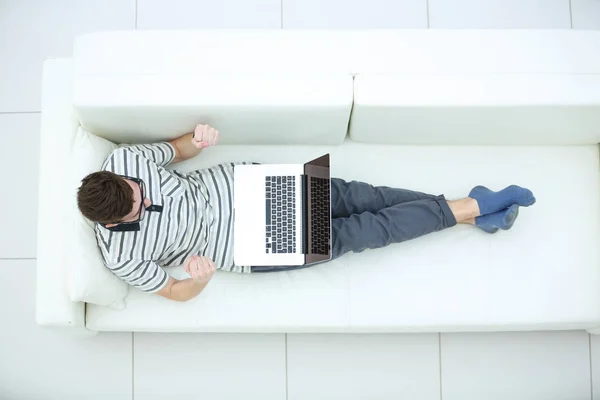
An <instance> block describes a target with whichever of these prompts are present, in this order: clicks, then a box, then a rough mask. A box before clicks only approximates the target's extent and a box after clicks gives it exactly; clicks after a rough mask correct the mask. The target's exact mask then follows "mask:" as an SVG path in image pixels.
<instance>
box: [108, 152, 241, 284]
mask: <svg viewBox="0 0 600 400" xmlns="http://www.w3.org/2000/svg"><path fill="white" fill-rule="evenodd" d="M174 157H175V149H174V148H173V146H172V145H171V144H169V143H157V144H143V145H134V146H128V147H121V148H119V149H117V150H115V151H114V152H113V153H112V154H111V155H110V156H109V157H108V159H107V160H106V161H105V163H104V165H103V167H102V169H103V170H105V171H110V172H114V173H116V174H119V175H125V176H130V177H135V178H138V179H141V180H142V181H144V183H145V184H146V191H147V193H146V197H147V198H148V199H150V202H151V203H152V205H151V206H150V207H148V208H147V209H146V213H145V216H144V219H143V220H142V221H140V222H139V223H138V224H128V225H117V226H116V227H114V228H106V227H104V226H102V225H100V224H96V237H97V239H98V245H99V246H100V249H101V251H102V255H103V257H104V261H105V264H106V266H107V267H108V268H109V269H110V270H111V271H112V272H113V273H114V274H115V275H117V276H118V277H119V278H121V279H122V280H123V281H125V282H126V283H128V284H130V285H132V286H134V287H137V288H139V289H141V290H143V291H145V292H157V291H159V290H161V289H162V288H164V287H165V285H166V283H167V281H168V279H169V277H168V275H167V273H166V272H165V271H164V270H163V268H162V267H164V266H176V265H181V264H183V263H184V262H185V260H186V259H187V258H189V257H190V256H192V255H202V256H206V257H208V258H210V259H211V260H213V261H214V263H215V266H216V267H217V269H221V270H226V271H233V272H251V268H250V267H244V266H235V265H234V263H233V212H232V210H233V168H234V165H236V164H235V163H230V164H222V165H218V166H216V167H213V168H209V169H204V170H200V171H194V172H191V173H188V174H185V173H182V172H179V171H175V170H167V169H166V168H165V167H166V166H167V165H168V164H169V163H170V162H171V161H173V158H174ZM240 164H243V163H240Z"/></svg>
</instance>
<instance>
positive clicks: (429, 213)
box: [332, 196, 479, 258]
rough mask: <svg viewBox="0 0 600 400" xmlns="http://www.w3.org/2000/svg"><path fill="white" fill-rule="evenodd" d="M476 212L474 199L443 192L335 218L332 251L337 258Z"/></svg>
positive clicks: (414, 235) (470, 218)
mask: <svg viewBox="0 0 600 400" xmlns="http://www.w3.org/2000/svg"><path fill="white" fill-rule="evenodd" d="M478 216H479V206H478V205H477V201H476V200H474V199H471V198H466V199H461V200H456V201H446V200H445V199H444V196H436V197H434V198H428V199H423V200H416V201H411V202H408V203H402V204H396V205H393V206H390V207H387V208H384V209H381V210H379V211H377V212H375V213H372V212H368V211H367V212H363V213H362V214H352V215H350V216H349V217H342V218H335V219H333V221H332V228H333V235H332V236H333V238H332V239H333V245H332V253H333V254H332V255H333V258H336V257H339V256H341V255H342V254H344V253H347V252H349V251H353V252H355V253H358V252H361V251H363V250H365V249H375V248H379V247H384V246H387V245H388V244H391V243H399V242H404V241H406V240H410V239H414V238H417V237H419V236H423V235H426V234H428V233H432V232H437V231H440V230H442V229H446V228H449V227H452V226H454V225H456V224H457V223H459V222H460V223H470V222H471V221H474V219H475V218H476V217H478Z"/></svg>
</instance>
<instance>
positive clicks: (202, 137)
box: [169, 125, 220, 163]
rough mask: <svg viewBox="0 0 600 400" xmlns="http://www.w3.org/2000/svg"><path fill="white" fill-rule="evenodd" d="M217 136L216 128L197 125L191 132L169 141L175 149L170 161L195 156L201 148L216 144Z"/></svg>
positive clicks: (178, 160)
mask: <svg viewBox="0 0 600 400" xmlns="http://www.w3.org/2000/svg"><path fill="white" fill-rule="evenodd" d="M219 136H220V135H219V131H218V130H216V129H214V128H211V127H210V126H208V125H198V126H197V127H196V129H195V130H194V132H193V133H188V134H186V135H183V136H181V137H178V138H177V139H173V140H171V141H169V143H170V144H171V145H173V148H174V149H175V158H174V159H173V161H172V162H174V163H177V162H181V161H185V160H187V159H190V158H192V157H196V156H197V155H198V154H199V153H200V151H201V150H202V149H203V148H205V147H208V146H214V145H216V144H217V143H218V142H219Z"/></svg>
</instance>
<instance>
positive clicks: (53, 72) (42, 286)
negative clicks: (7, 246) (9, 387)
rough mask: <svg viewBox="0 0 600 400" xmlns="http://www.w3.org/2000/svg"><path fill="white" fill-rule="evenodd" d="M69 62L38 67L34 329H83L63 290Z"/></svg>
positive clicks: (81, 307) (78, 309) (78, 306)
mask: <svg viewBox="0 0 600 400" xmlns="http://www.w3.org/2000/svg"><path fill="white" fill-rule="evenodd" d="M71 64H72V62H71V60H70V59H48V60H46V62H45V63H44V73H43V85H42V118H41V135H40V137H41V139H40V140H41V143H40V183H39V205H38V232H37V234H38V260H37V287H36V297H37V298H36V320H37V323H38V324H40V325H45V326H53V327H71V328H73V327H76V328H80V329H82V330H83V329H85V304H84V303H74V302H71V301H70V299H69V295H68V291H67V271H68V265H67V251H68V248H69V247H68V246H67V243H66V242H67V240H68V239H67V235H66V234H65V231H66V230H67V229H69V227H70V226H71V224H70V221H69V218H68V215H66V210H65V209H66V208H67V207H66V205H67V204H70V202H69V201H68V200H69V199H68V196H71V195H72V193H70V192H69V191H68V190H67V187H68V185H67V184H68V178H69V176H70V175H69V173H68V171H69V163H70V153H71V149H72V145H73V138H74V137H75V134H76V132H77V127H78V126H79V123H78V121H77V119H76V118H75V116H74V114H73V107H72V95H71V93H72V75H73V72H72V66H71Z"/></svg>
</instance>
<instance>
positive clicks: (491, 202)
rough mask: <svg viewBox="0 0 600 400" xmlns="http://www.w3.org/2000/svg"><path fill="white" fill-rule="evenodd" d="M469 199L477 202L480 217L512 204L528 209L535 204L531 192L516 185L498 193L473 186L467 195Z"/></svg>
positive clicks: (483, 187)
mask: <svg viewBox="0 0 600 400" xmlns="http://www.w3.org/2000/svg"><path fill="white" fill-rule="evenodd" d="M469 197H470V198H472V199H475V200H477V204H478V205H479V211H480V214H481V215H487V214H492V213H495V212H497V211H501V210H504V209H506V208H508V207H510V206H511V205H513V204H516V205H519V206H523V207H528V206H530V205H532V204H533V203H535V197H534V196H533V193H532V192H531V190H529V189H525V188H522V187H520V186H517V185H510V186H508V187H507V188H505V189H502V190H501V191H499V192H494V191H492V190H490V189H488V188H486V187H485V186H475V187H474V188H473V190H471V193H469Z"/></svg>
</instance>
